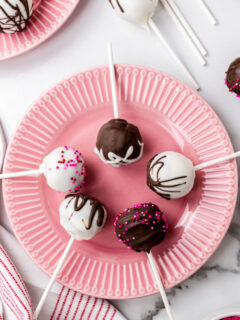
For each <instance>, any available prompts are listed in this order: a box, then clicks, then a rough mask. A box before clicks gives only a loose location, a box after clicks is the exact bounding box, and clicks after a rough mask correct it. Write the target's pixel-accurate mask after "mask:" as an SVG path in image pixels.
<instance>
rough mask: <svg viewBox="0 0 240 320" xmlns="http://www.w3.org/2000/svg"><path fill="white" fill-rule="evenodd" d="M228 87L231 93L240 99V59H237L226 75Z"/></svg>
mask: <svg viewBox="0 0 240 320" xmlns="http://www.w3.org/2000/svg"><path fill="white" fill-rule="evenodd" d="M225 82H226V85H227V87H228V89H229V91H230V92H234V93H236V94H237V97H240V58H237V59H235V60H234V61H233V62H232V63H231V64H230V66H229V68H228V71H227V73H226V81H225Z"/></svg>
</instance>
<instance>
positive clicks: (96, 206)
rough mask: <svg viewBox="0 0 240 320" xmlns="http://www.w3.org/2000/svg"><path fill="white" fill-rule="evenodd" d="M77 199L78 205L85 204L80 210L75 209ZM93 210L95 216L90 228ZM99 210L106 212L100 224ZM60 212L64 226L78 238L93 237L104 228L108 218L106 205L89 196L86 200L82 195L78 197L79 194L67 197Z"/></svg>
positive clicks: (87, 238)
mask: <svg viewBox="0 0 240 320" xmlns="http://www.w3.org/2000/svg"><path fill="white" fill-rule="evenodd" d="M83 197H84V195H83ZM76 201H77V206H79V205H81V204H83V207H82V208H81V209H80V210H75V202H76ZM92 210H93V213H94V216H93V220H92V222H91V226H90V228H88V226H89V224H90V217H91V212H92ZM99 210H102V213H103V214H104V216H103V219H102V221H101V225H98V219H99V214H100V211H99ZM59 213H60V223H61V225H62V227H63V228H64V229H65V230H66V231H67V232H68V234H70V235H71V236H72V237H74V239H76V240H90V239H92V238H93V237H94V236H95V235H96V234H97V233H99V232H100V231H101V230H102V228H103V226H104V224H105V222H106V219H107V211H106V209H105V208H104V206H103V205H102V204H101V203H99V202H98V201H97V200H95V199H93V198H90V197H87V196H86V199H85V200H84V198H81V197H79V198H78V197H77V195H72V196H70V197H67V198H65V200H64V201H63V202H62V203H61V205H60V208H59Z"/></svg>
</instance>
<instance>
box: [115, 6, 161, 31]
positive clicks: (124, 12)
mask: <svg viewBox="0 0 240 320" xmlns="http://www.w3.org/2000/svg"><path fill="white" fill-rule="evenodd" d="M109 2H110V3H111V5H112V7H113V9H115V11H116V13H117V14H118V15H119V16H120V17H121V18H123V19H125V20H127V21H129V22H132V23H136V24H139V25H141V26H144V25H147V23H148V21H149V19H151V18H152V16H153V15H154V13H155V10H156V7H157V5H158V0H109Z"/></svg>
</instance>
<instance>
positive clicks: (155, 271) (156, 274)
mask: <svg viewBox="0 0 240 320" xmlns="http://www.w3.org/2000/svg"><path fill="white" fill-rule="evenodd" d="M147 257H148V260H149V263H150V266H151V268H152V271H153V275H154V278H155V280H156V281H157V285H158V289H159V293H160V295H161V297H162V300H163V304H164V306H165V309H166V311H167V315H168V319H169V320H173V315H172V310H171V308H170V305H169V302H168V298H167V295H166V292H165V289H164V286H163V284H162V280H161V277H160V274H159V271H158V267H157V264H156V261H155V259H154V257H153V255H152V252H151V251H150V252H149V253H147Z"/></svg>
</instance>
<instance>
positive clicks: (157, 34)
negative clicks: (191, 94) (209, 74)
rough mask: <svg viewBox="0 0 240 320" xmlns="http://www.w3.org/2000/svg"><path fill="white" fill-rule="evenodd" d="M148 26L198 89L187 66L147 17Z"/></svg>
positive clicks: (197, 88)
mask: <svg viewBox="0 0 240 320" xmlns="http://www.w3.org/2000/svg"><path fill="white" fill-rule="evenodd" d="M148 25H149V27H150V28H151V29H152V31H153V32H154V33H155V34H156V36H157V37H158V39H159V40H160V41H161V42H162V43H163V45H164V46H165V47H166V48H167V50H168V51H169V53H170V54H171V55H172V57H173V58H174V59H175V60H176V62H177V63H178V65H179V66H180V67H181V69H182V70H183V72H184V74H185V75H186V76H187V77H188V79H189V80H190V81H191V82H192V83H193V85H194V87H195V89H196V90H199V89H200V86H199V84H198V83H197V81H196V80H195V79H194V77H193V76H192V75H191V73H190V71H189V70H188V69H187V67H186V66H185V65H184V63H183V62H182V61H181V60H180V59H179V57H178V56H177V55H176V53H175V52H174V51H173V49H172V48H171V47H170V45H169V44H168V42H167V41H166V39H165V38H164V36H163V35H162V33H161V31H160V29H159V28H158V27H157V25H156V24H155V22H154V21H153V20H152V19H149V21H148Z"/></svg>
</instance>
